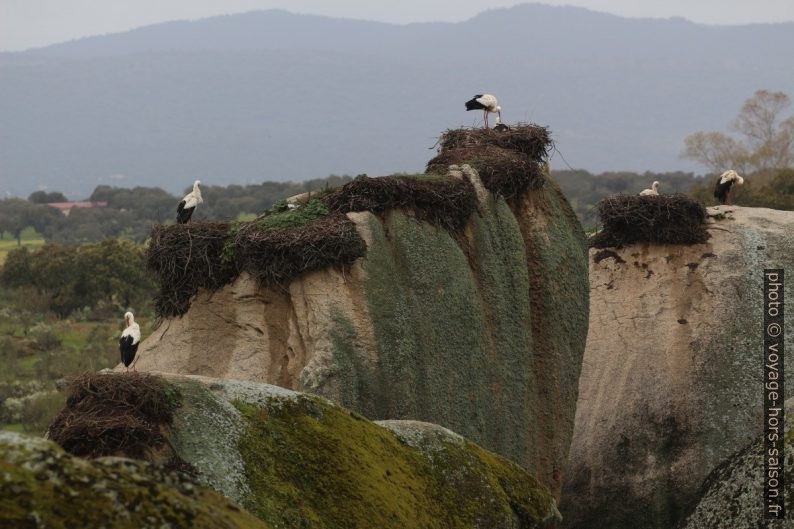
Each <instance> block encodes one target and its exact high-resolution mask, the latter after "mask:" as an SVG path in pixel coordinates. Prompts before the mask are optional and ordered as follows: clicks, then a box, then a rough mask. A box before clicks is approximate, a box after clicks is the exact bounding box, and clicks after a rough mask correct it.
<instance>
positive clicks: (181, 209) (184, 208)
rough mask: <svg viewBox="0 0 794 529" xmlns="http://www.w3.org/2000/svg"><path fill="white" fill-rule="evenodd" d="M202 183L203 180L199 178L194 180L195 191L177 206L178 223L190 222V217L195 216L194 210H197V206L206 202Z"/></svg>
mask: <svg viewBox="0 0 794 529" xmlns="http://www.w3.org/2000/svg"><path fill="white" fill-rule="evenodd" d="M200 184H201V181H199V180H196V181H195V182H193V191H191V192H190V193H188V194H187V195H185V198H183V199H182V202H180V203H179V205H178V206H177V207H176V223H177V224H187V223H188V222H190V217H192V216H193V211H195V210H196V206H198V205H199V204H201V203H202V202H204V199H203V198H201V189H199V185H200Z"/></svg>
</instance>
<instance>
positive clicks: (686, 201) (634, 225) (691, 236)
mask: <svg viewBox="0 0 794 529" xmlns="http://www.w3.org/2000/svg"><path fill="white" fill-rule="evenodd" d="M596 210H597V211H598V215H599V216H600V218H601V224H602V225H603V229H602V230H601V231H600V232H598V233H597V234H596V235H595V236H593V237H592V238H591V241H590V245H591V246H593V247H595V248H607V247H620V246H624V245H627V244H633V243H637V242H650V243H657V244H699V243H703V242H706V240H707V239H708V238H709V234H708V232H707V231H706V226H705V221H706V209H705V208H704V207H703V204H701V203H700V202H698V201H696V200H693V199H692V198H690V197H688V196H687V195H684V194H682V193H676V194H673V195H651V196H640V195H615V196H611V197H608V198H605V199H604V200H602V201H600V202H599V203H598V204H597V205H596Z"/></svg>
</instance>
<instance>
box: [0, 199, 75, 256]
mask: <svg viewBox="0 0 794 529" xmlns="http://www.w3.org/2000/svg"><path fill="white" fill-rule="evenodd" d="M63 218H64V217H63V215H62V214H61V213H60V212H59V211H58V210H57V209H55V208H51V207H49V206H44V205H40V204H31V203H30V202H28V201H27V200H22V199H19V198H8V199H5V200H2V201H0V232H7V233H10V234H12V235H13V236H14V238H15V239H16V240H17V245H19V244H21V239H22V230H24V229H25V228H27V227H29V226H30V227H33V228H34V229H35V230H36V231H37V232H39V233H42V234H43V233H45V231H46V229H48V228H50V227H52V226H55V225H58V224H59V223H62V222H63Z"/></svg>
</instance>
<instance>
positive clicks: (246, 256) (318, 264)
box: [231, 214, 367, 285]
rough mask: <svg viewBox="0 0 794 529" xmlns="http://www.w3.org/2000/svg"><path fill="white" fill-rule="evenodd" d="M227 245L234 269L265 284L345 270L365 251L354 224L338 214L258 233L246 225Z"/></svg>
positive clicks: (254, 227)
mask: <svg viewBox="0 0 794 529" xmlns="http://www.w3.org/2000/svg"><path fill="white" fill-rule="evenodd" d="M231 242H232V245H233V248H234V254H235V255H234V258H235V261H236V263H237V264H236V268H237V269H238V270H240V271H245V272H248V273H249V274H251V276H252V277H254V278H256V279H257V280H258V281H259V282H260V283H263V284H269V285H283V284H285V283H287V282H289V281H290V280H292V279H293V278H295V277H298V276H299V275H301V274H303V273H304V272H309V271H312V270H319V269H322V268H327V267H338V268H339V267H341V268H345V267H348V266H350V265H352V264H353V262H354V261H355V260H356V259H358V258H359V257H363V256H364V254H365V253H366V250H367V248H366V244H365V243H364V241H363V240H362V239H361V237H360V236H359V235H358V232H357V231H356V225H355V223H353V221H351V220H350V219H348V218H347V217H346V216H345V215H342V214H331V215H328V216H326V217H321V218H319V219H317V220H315V221H313V222H311V223H309V224H306V225H305V226H297V227H292V228H280V229H267V230H262V229H260V228H259V227H258V226H257V225H256V223H250V224H246V225H244V226H243V227H241V228H240V230H239V231H238V232H237V234H236V235H235V236H234V238H233V239H232V241H231Z"/></svg>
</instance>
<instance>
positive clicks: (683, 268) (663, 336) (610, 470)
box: [561, 207, 794, 529]
mask: <svg viewBox="0 0 794 529" xmlns="http://www.w3.org/2000/svg"><path fill="white" fill-rule="evenodd" d="M709 214H710V219H709V226H708V230H709V233H710V234H711V238H710V239H709V241H708V242H707V243H705V244H699V245H692V246H673V245H671V246H663V245H643V244H637V245H632V246H629V247H624V248H622V249H606V250H595V249H593V250H591V251H590V284H591V291H590V303H591V304H590V318H591V319H590V334H589V335H588V338H587V348H586V352H585V359H584V367H583V369H582V376H581V381H580V384H579V401H578V404H577V411H576V426H575V432H574V437H573V441H572V445H571V453H570V467H569V471H568V474H567V478H566V483H565V486H564V491H563V501H562V505H561V511H562V513H563V516H564V517H565V524H564V526H565V527H568V528H582V529H585V528H591V527H594V526H596V525H597V526H598V527H599V528H601V529H618V528H635V527H642V528H644V529H657V528H658V529H662V528H665V529H670V528H673V527H675V526H676V524H677V523H678V522H679V521H680V520H681V519H682V518H683V517H685V516H686V515H687V514H688V513H689V512H691V510H692V509H693V508H694V506H695V505H696V504H697V501H698V494H699V490H700V488H701V485H702V484H703V482H704V480H705V479H706V477H707V476H708V475H709V474H710V473H711V472H712V470H714V469H715V468H716V467H718V466H719V465H720V464H721V463H722V462H723V461H724V460H725V459H726V458H728V457H729V456H731V455H732V454H734V453H735V452H737V451H738V450H740V449H741V448H742V447H744V446H747V445H748V443H750V442H752V441H753V440H757V439H758V438H760V437H761V435H762V431H761V425H762V422H761V421H762V417H761V412H760V409H761V405H762V401H761V388H762V385H761V384H762V378H763V364H762V357H761V356H760V351H762V350H763V339H762V321H763V312H762V310H763V309H762V300H763V293H762V286H763V270H764V268H765V267H766V268H786V269H788V270H794V251H793V250H792V249H794V212H784V211H774V210H768V209H760V208H741V207H732V208H725V207H720V208H719V209H716V208H715V209H710V210H709ZM793 285H794V281H792V279H791V278H789V281H788V283H787V286H786V296H787V297H788V299H789V300H791V299H794V297H792V292H794V289H792V286H793ZM792 312H794V311H789V312H788V314H787V326H788V328H789V329H791V328H794V318H793V317H792ZM792 338H794V333H791V332H790V333H788V336H787V340H786V348H787V349H788V350H789V351H791V350H794V349H792V347H794V343H793V340H792ZM793 368H794V365H792V363H791V362H789V363H788V364H787V366H786V371H787V377H788V378H787V384H786V387H787V391H789V392H791V391H792V389H794V370H792V369H793ZM759 498H760V497H759ZM759 501H760V499H759ZM726 527H727V526H726Z"/></svg>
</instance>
